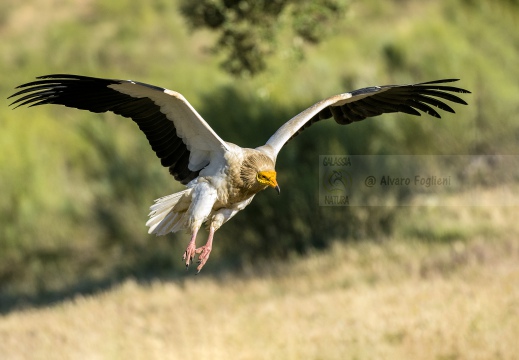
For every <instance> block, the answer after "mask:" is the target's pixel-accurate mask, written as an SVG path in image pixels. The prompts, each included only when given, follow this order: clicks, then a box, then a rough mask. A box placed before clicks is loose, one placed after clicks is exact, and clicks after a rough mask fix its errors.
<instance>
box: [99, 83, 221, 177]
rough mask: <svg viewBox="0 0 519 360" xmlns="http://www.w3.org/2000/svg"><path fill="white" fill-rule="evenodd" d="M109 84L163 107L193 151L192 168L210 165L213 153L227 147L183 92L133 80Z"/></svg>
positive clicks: (161, 108)
mask: <svg viewBox="0 0 519 360" xmlns="http://www.w3.org/2000/svg"><path fill="white" fill-rule="evenodd" d="M108 87H110V88H112V89H114V90H116V91H118V92H120V93H123V94H126V95H130V96H132V97H135V98H143V97H147V98H149V99H151V100H152V101H153V102H154V103H155V104H157V105H158V106H160V111H161V112H162V113H163V114H165V115H166V117H167V118H168V119H169V120H171V121H173V123H174V125H175V128H176V130H177V135H178V136H179V137H180V138H182V140H183V141H184V143H185V144H186V146H187V148H188V150H189V151H190V152H191V156H190V158H189V165H188V167H189V169H190V170H195V169H198V168H200V166H202V165H204V164H207V163H208V162H209V161H210V160H211V153H212V152H217V153H219V152H223V151H227V150H228V148H227V144H226V143H225V141H223V140H222V139H221V138H220V137H219V136H218V134H216V132H214V130H213V129H212V128H211V127H210V126H209V124H208V123H207V122H206V121H205V120H204V119H203V118H202V116H200V114H198V112H197V111H196V110H195V109H194V108H193V107H192V106H191V104H190V103H189V102H188V101H187V100H186V98H184V96H182V94H179V93H177V92H175V91H172V90H168V89H164V91H158V90H156V89H154V88H151V87H149V86H144V85H140V84H139V83H135V82H133V81H131V80H130V81H127V82H123V83H121V84H113V85H109V86H108ZM157 89H158V88H157Z"/></svg>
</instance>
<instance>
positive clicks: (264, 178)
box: [256, 170, 280, 193]
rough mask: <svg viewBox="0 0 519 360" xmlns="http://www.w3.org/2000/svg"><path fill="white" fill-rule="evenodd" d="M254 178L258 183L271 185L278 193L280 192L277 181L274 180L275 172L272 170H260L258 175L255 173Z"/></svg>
mask: <svg viewBox="0 0 519 360" xmlns="http://www.w3.org/2000/svg"><path fill="white" fill-rule="evenodd" d="M256 179H257V180H258V182H259V183H260V184H264V185H267V186H270V187H273V188H275V189H276V190H277V191H278V193H279V192H280V189H279V185H278V182H277V181H276V172H275V171H274V170H267V171H260V172H258V175H256Z"/></svg>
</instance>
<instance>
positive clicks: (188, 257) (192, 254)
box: [182, 243, 196, 269]
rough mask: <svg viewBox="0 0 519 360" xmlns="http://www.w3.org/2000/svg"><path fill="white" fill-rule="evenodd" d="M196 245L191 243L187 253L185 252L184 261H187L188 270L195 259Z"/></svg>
mask: <svg viewBox="0 0 519 360" xmlns="http://www.w3.org/2000/svg"><path fill="white" fill-rule="evenodd" d="M195 252H196V249H195V244H193V243H189V245H188V246H187V249H186V251H184V255H183V256H182V260H185V261H186V269H187V268H188V267H189V264H190V262H191V261H193V259H194V258H195Z"/></svg>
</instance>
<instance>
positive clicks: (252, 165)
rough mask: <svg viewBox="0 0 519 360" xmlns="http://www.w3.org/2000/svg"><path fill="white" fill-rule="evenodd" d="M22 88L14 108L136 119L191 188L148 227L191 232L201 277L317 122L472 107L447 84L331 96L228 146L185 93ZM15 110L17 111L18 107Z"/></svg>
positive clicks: (44, 83)
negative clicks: (281, 156)
mask: <svg viewBox="0 0 519 360" xmlns="http://www.w3.org/2000/svg"><path fill="white" fill-rule="evenodd" d="M37 79H38V80H36V81H33V82H29V83H27V84H23V85H20V86H18V87H17V89H19V90H18V91H17V92H16V93H15V94H13V95H11V96H10V97H9V98H13V97H18V98H17V99H16V100H15V101H14V102H13V103H12V104H11V105H16V107H19V106H22V105H29V106H37V105H44V104H58V105H64V106H67V107H72V108H77V109H82V110H88V111H91V112H95V113H102V112H106V111H112V112H114V113H115V114H118V115H121V116H124V117H127V118H131V119H132V120H133V121H134V122H135V123H137V125H138V126H139V128H140V129H141V131H142V132H143V133H144V134H145V135H146V137H147V139H148V141H149V143H150V145H151V147H152V149H153V150H154V151H155V153H156V154H157V157H158V158H160V161H161V163H162V166H164V167H167V168H169V172H170V174H171V175H172V176H173V177H174V178H175V180H177V181H179V182H181V183H182V184H184V185H186V189H185V190H183V191H180V192H177V193H175V194H172V195H168V196H164V197H162V198H160V199H157V200H155V204H154V205H152V206H151V208H150V210H151V212H150V214H149V217H150V218H149V220H148V222H147V223H146V225H147V226H148V227H149V233H150V234H156V235H166V234H168V233H170V232H177V231H180V230H184V229H186V230H188V231H189V232H190V234H191V238H190V241H189V243H188V245H187V248H186V250H185V252H184V255H183V257H182V258H183V260H184V261H185V264H186V268H187V267H189V264H190V263H191V262H192V261H193V260H194V257H195V255H197V254H198V267H197V270H198V271H197V273H198V272H200V270H201V269H202V267H203V266H204V265H205V264H206V262H207V259H208V258H209V254H210V253H211V249H212V246H213V236H214V234H215V232H216V231H217V230H218V229H219V228H220V227H221V226H222V225H223V224H224V223H225V222H227V221H228V220H229V219H231V218H232V217H233V216H234V215H236V214H237V213H238V212H239V211H241V210H243V209H244V208H245V207H246V206H247V205H249V204H250V202H251V201H252V199H253V198H254V196H255V195H256V194H257V193H258V192H260V191H262V190H265V189H266V188H268V187H271V188H274V189H276V190H277V192H278V194H279V193H280V187H279V185H278V182H277V180H276V170H275V164H276V158H277V156H278V153H279V151H280V150H281V148H282V147H283V146H284V145H285V144H286V142H287V141H289V140H290V139H292V138H293V137H294V136H296V135H297V134H299V133H300V132H301V131H303V130H304V129H306V128H307V127H309V126H310V125H312V124H313V123H315V122H318V121H321V120H325V119H329V118H333V119H334V120H335V121H336V122H337V123H338V124H339V125H347V124H351V123H352V122H356V121H361V120H364V119H366V118H368V117H373V116H377V115H381V114H384V113H394V112H402V113H407V114H411V115H417V116H420V112H419V111H418V110H420V111H422V112H424V113H427V114H429V115H431V116H434V117H437V118H440V115H439V114H438V112H437V111H436V110H435V109H434V108H438V109H441V110H444V111H448V112H451V113H454V110H453V109H452V108H451V107H450V106H449V105H447V104H446V103H445V102H444V101H445V100H446V101H450V102H454V103H458V104H463V105H467V103H466V102H465V101H464V100H463V99H461V98H459V97H458V96H456V95H454V94H453V93H470V91H468V90H465V89H462V88H458V87H454V86H450V85H444V84H445V83H451V82H454V81H457V79H444V80H436V81H430V82H423V83H418V84H411V85H385V86H373V87H367V88H363V89H359V90H355V91H352V92H347V93H343V94H339V95H335V96H332V97H329V98H327V99H324V100H321V101H319V102H318V103H316V104H314V105H312V106H311V107H309V108H308V109H306V110H304V111H302V112H301V113H299V114H298V115H296V116H294V117H293V118H292V119H290V120H289V121H287V122H286V123H285V124H284V125H283V126H281V127H280V128H279V129H278V130H277V131H276V132H275V133H274V134H273V135H272V136H271V137H270V139H268V141H267V142H266V144H265V145H263V146H260V147H257V148H255V149H250V148H242V147H239V146H237V145H235V144H232V143H230V142H227V141H224V140H222V139H221V138H220V137H219V136H218V134H216V133H215V132H214V130H213V129H212V128H211V127H210V126H209V124H208V123H207V122H206V121H205V120H204V119H203V118H202V117H201V116H200V115H199V114H198V112H197V111H196V110H195V109H194V108H193V107H192V106H191V104H190V103H189V102H188V101H187V100H186V99H185V98H184V96H182V95H181V94H179V93H178V92H175V91H172V90H168V89H164V88H161V87H157V86H153V85H148V84H144V83H141V82H137V81H132V80H114V79H101V78H94V77H87V76H79V75H67V74H56V75H45V76H40V77H38V78H37ZM16 107H15V108H16ZM204 223H207V224H208V227H209V236H208V239H207V242H206V243H205V245H203V246H200V247H198V248H197V247H196V243H195V241H196V236H197V233H198V230H199V229H200V227H201V226H202V225H203V224H204Z"/></svg>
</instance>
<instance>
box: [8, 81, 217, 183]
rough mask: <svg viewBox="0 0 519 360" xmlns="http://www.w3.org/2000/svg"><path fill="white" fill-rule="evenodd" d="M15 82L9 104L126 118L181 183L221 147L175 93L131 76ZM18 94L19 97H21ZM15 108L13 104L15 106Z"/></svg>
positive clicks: (186, 180) (190, 107) (195, 174)
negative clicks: (50, 106) (55, 106)
mask: <svg viewBox="0 0 519 360" xmlns="http://www.w3.org/2000/svg"><path fill="white" fill-rule="evenodd" d="M38 79H40V80H37V81H33V82H30V83H27V84H23V85H20V86H18V87H17V89H21V90H20V91H18V92H17V93H15V94H13V95H11V96H10V98H12V97H16V96H21V97H19V98H18V99H17V100H15V101H14V102H13V103H12V104H11V105H14V104H17V106H16V107H18V106H22V105H29V106H37V105H43V104H59V105H65V106H68V107H73V108H77V109H83V110H89V111H92V112H96V113H101V112H106V111H112V112H114V113H115V114H118V115H122V116H124V117H128V118H131V119H132V120H133V121H135V122H136V123H137V125H138V126H139V128H140V129H141V130H142V131H143V132H144V134H145V135H146V137H147V138H148V141H149V143H150V145H151V147H152V149H153V150H154V151H155V153H156V154H157V156H158V157H159V158H160V160H161V163H162V165H163V166H165V167H169V172H170V173H171V175H173V176H174V177H175V179H176V180H178V181H180V182H181V183H182V184H187V183H188V182H189V181H191V180H192V179H194V178H195V177H197V176H198V173H199V172H200V170H202V169H203V168H204V167H206V166H207V165H208V164H209V162H210V160H211V154H212V153H214V152H223V151H226V150H227V145H226V144H225V142H224V141H223V140H222V139H221V138H220V137H219V136H218V135H217V134H216V133H215V132H214V131H213V129H211V127H210V126H209V124H207V122H205V120H204V119H203V118H202V117H201V116H200V115H199V114H198V113H197V112H196V110H195V109H194V108H193V107H192V106H191V104H189V102H188V101H187V100H186V99H185V98H184V97H183V96H182V95H181V94H179V93H177V92H174V91H171V90H168V89H163V88H160V87H157V86H153V85H148V84H144V83H140V82H137V81H131V80H113V79H99V78H93V77H87V76H79V75H63V74H58V75H46V76H40V77H38ZM22 95H23V96H22ZM16 107H15V108H16Z"/></svg>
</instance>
